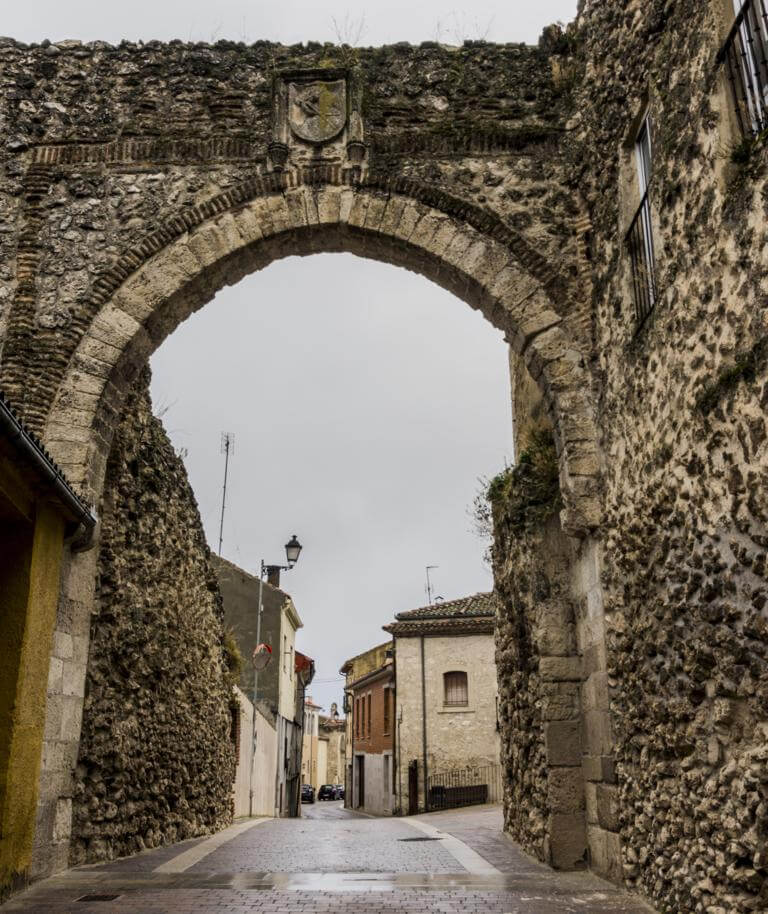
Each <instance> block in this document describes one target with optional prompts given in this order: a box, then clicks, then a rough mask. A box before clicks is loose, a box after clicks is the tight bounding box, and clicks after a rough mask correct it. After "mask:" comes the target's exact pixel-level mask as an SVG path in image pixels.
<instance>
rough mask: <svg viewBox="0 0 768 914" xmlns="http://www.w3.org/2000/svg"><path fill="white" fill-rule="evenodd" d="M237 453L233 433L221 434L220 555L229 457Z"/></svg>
mask: <svg viewBox="0 0 768 914" xmlns="http://www.w3.org/2000/svg"><path fill="white" fill-rule="evenodd" d="M234 451H235V436H234V435H233V434H232V432H222V433H221V452H222V454H224V488H223V489H222V492H221V521H220V522H219V555H221V543H222V541H223V539H224V509H225V507H226V504H227V474H228V472H229V455H230V453H234Z"/></svg>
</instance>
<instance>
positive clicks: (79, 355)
mask: <svg viewBox="0 0 768 914" xmlns="http://www.w3.org/2000/svg"><path fill="white" fill-rule="evenodd" d="M312 177H313V178H314V179H315V180H316V177H317V176H314V175H313V176H312ZM280 183H282V184H283V185H284V186H282V187H277V188H276V187H269V186H268V185H267V186H266V187H265V186H264V182H259V183H258V185H256V186H253V185H251V186H247V187H245V188H242V189H240V192H239V193H237V194H228V195H225V197H224V198H217V199H215V200H213V201H210V202H209V203H208V204H207V205H204V206H202V207H201V208H200V209H201V212H200V214H199V217H198V218H195V217H196V216H198V214H194V215H193V216H190V214H189V213H185V214H184V218H182V217H181V216H180V217H179V218H178V220H170V221H169V223H167V224H165V225H163V226H161V227H160V228H159V229H157V230H156V231H155V232H154V233H152V234H151V235H149V236H148V237H147V238H146V239H145V240H144V241H143V242H142V243H141V244H140V245H139V246H138V250H139V251H140V252H141V253H142V254H143V255H144V257H143V260H141V261H140V260H139V257H137V255H136V254H135V253H134V252H131V253H130V254H128V255H126V256H125V257H124V258H123V261H122V262H119V263H118V264H116V265H115V266H114V267H113V268H112V269H111V270H110V271H109V272H108V273H107V274H106V275H105V276H104V277H103V278H102V280H101V281H100V283H99V287H98V295H97V296H94V298H96V300H97V301H98V299H102V300H103V303H102V304H101V306H100V307H97V308H94V309H93V310H94V313H93V316H92V318H91V321H90V324H89V325H88V326H87V328H86V329H85V332H84V333H83V335H82V337H81V339H80V341H79V343H78V346H77V349H76V350H75V352H74V355H73V356H72V358H71V360H70V361H69V363H68V365H67V368H66V371H65V373H64V374H63V377H62V379H61V382H60V384H59V386H58V390H57V392H56V395H55V397H54V399H53V402H52V404H51V406H50V409H49V411H48V415H47V419H46V422H45V431H44V435H43V438H44V441H45V443H46V445H47V447H48V448H49V449H50V451H51V453H52V455H53V456H54V458H55V459H56V460H57V461H58V463H59V464H60V465H61V467H62V468H63V469H64V470H65V471H66V472H67V474H68V476H69V478H70V479H72V480H73V482H74V483H75V484H77V485H79V486H81V487H82V489H83V491H85V492H86V493H87V494H88V495H89V497H91V498H93V499H98V497H99V495H100V489H101V477H102V474H103V467H104V460H105V459H106V455H107V453H108V450H109V443H110V439H111V429H112V427H113V425H114V421H115V416H116V415H118V414H119V409H120V401H121V398H122V396H123V394H124V390H125V386H126V385H127V384H129V383H130V380H131V379H132V378H133V376H134V375H135V372H136V371H137V370H138V369H139V368H140V367H141V366H142V365H143V364H144V362H145V361H146V359H147V358H148V357H149V355H150V354H151V353H152V352H153V351H154V349H155V348H157V346H159V345H160V343H161V342H162V341H163V340H164V339H165V338H166V337H167V336H168V335H169V334H170V333H171V332H172V331H173V329H175V327H176V326H177V325H178V324H179V323H181V321H183V320H184V319H185V318H186V317H187V316H189V314H191V313H193V312H194V311H195V310H197V309H198V308H200V307H201V306H202V305H203V304H205V303H206V302H208V301H209V300H210V299H211V298H212V297H213V295H214V294H215V292H216V291H217V290H218V289H219V288H221V286H223V285H225V284H228V285H230V284H232V283H233V282H236V281H238V280H239V279H240V278H241V277H242V276H244V275H247V274H249V273H251V272H253V271H254V270H258V269H260V268H262V267H263V266H266V265H267V264H268V263H270V262H272V261H273V260H275V259H279V258H280V257H284V256H288V255H290V254H311V253H316V252H320V251H348V252H351V253H354V254H358V255H360V256H363V257H369V258H372V259H376V260H382V261H386V262H388V263H392V264H394V265H397V266H402V267H406V268H408V269H411V270H414V271H416V272H419V273H422V274H424V275H425V276H426V277H427V278H429V279H432V280H433V281H434V282H436V283H438V284H439V285H441V286H443V287H445V288H446V289H448V290H449V291H452V292H454V293H455V294H456V295H457V296H458V297H459V298H461V299H462V300H464V301H466V302H467V303H468V304H470V305H471V306H472V307H474V308H477V309H479V310H481V311H482V312H483V314H484V315H485V316H486V318H487V319H488V320H489V321H490V322H491V323H492V324H493V325H494V326H496V327H497V328H499V329H500V330H502V331H503V332H504V333H505V335H506V338H507V340H508V341H509V343H510V344H511V345H512V347H513V348H514V349H515V351H516V352H517V353H519V354H520V355H521V356H522V357H523V359H524V360H525V363H526V365H527V367H528V369H529V371H530V373H531V375H532V376H533V377H534V378H535V379H536V381H537V382H538V384H539V385H540V387H541V389H542V391H543V395H544V399H545V403H546V407H547V410H548V411H549V413H550V415H551V417H552V421H553V424H554V426H555V429H556V436H557V442H558V450H559V455H560V466H561V487H562V491H563V496H564V501H565V525H566V528H567V529H569V530H570V532H573V533H577V534H584V533H586V532H588V531H589V530H591V529H594V528H595V527H596V526H597V524H598V521H599V500H598V497H597V482H598V476H599V468H598V461H597V448H596V436H595V426H594V418H593V413H592V408H591V404H590V400H589V383H588V378H587V373H586V369H585V367H584V361H583V356H582V354H581V353H580V352H579V350H578V348H577V346H576V344H575V343H574V342H572V341H570V340H569V339H568V337H567V336H566V334H565V333H564V332H563V319H562V318H561V317H560V315H559V314H558V313H557V311H556V310H555V307H554V305H553V302H552V298H551V296H550V294H549V292H548V287H550V288H554V289H557V287H558V277H557V276H556V275H553V274H551V273H548V271H547V267H546V264H545V263H544V262H542V258H541V257H540V256H539V255H538V254H536V252H534V251H533V250H531V249H530V248H529V247H528V245H527V244H526V243H525V242H524V241H523V240H522V239H520V238H519V237H516V236H515V234H514V233H513V232H510V231H509V230H507V232H506V233H505V234H506V235H507V236H508V237H506V238H503V239H502V240H499V239H498V237H497V236H498V235H499V234H501V233H500V232H499V231H498V227H497V226H496V225H491V226H490V229H491V231H482V230H481V229H480V228H479V227H476V226H475V225H474V224H473V222H474V221H475V220H473V219H471V218H466V219H464V220H461V219H459V218H457V217H456V215H455V214H454V213H453V212H452V211H451V209H452V208H451V207H450V206H447V207H445V208H444V209H441V208H438V206H436V205H433V204H432V203H431V202H430V201H429V194H423V195H420V194H418V190H419V188H418V187H416V188H414V187H407V186H406V187H402V188H401V187H398V186H397V185H394V186H393V187H388V186H381V185H377V184H376V183H373V182H370V183H363V184H333V183H326V184H317V183H314V182H313V183H312V184H300V185H298V186H294V187H291V186H289V183H288V182H287V181H283V182H280ZM414 190H415V191H416V193H414ZM244 196H245V197H247V196H249V197H250V198H249V199H248V198H246V199H245V200H244V201H242V202H241V201H240V200H239V199H238V198H239V197H244ZM420 196H422V199H420ZM441 196H442V197H443V198H444V199H443V200H442V201H441V202H443V203H445V202H446V199H445V198H446V195H444V194H443V195H441ZM423 197H426V200H425V199H423ZM447 202H449V203H451V202H453V203H456V204H459V206H461V203H460V201H451V200H450V198H448V199H447ZM225 207H226V208H225ZM464 209H465V210H466V206H465V207H464ZM190 222H192V224H191V225H190ZM505 242H506V243H505ZM137 261H138V262H137ZM129 266H133V267H134V268H133V270H131V271H130V274H129V275H126V274H128V270H129ZM124 276H125V279H124V280H123V277H124ZM121 280H123V281H121Z"/></svg>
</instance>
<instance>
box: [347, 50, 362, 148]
mask: <svg viewBox="0 0 768 914" xmlns="http://www.w3.org/2000/svg"><path fill="white" fill-rule="evenodd" d="M362 109H363V83H362V79H361V73H360V70H359V69H358V68H354V69H352V70H350V71H349V75H348V77H347V158H348V159H349V161H350V164H351V165H356V166H361V165H362V164H363V162H364V161H365V156H366V153H367V146H366V145H365V140H364V137H363V113H362Z"/></svg>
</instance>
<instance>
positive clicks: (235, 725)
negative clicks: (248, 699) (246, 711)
mask: <svg viewBox="0 0 768 914" xmlns="http://www.w3.org/2000/svg"><path fill="white" fill-rule="evenodd" d="M241 714H242V711H241V709H240V708H239V707H237V708H230V709H229V738H230V740H231V742H232V745H233V746H234V749H235V755H239V753H240V727H241Z"/></svg>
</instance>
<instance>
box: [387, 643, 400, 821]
mask: <svg viewBox="0 0 768 914" xmlns="http://www.w3.org/2000/svg"><path fill="white" fill-rule="evenodd" d="M392 682H393V683H394V687H393V689H392V713H393V714H394V715H395V720H396V721H397V727H394V726H393V727H392V734H393V736H392V740H393V745H392V749H393V752H392V764H393V765H395V764H396V765H397V806H398V808H399V807H400V802H401V801H400V797H401V796H402V793H401V792H400V788H401V786H402V778H401V775H400V720H399V718H398V716H397V638H393V639H392ZM392 723H393V724H394V723H395V721H394V720H393V721H392ZM389 789H390V790H391V789H392V785H391V784H390V785H389Z"/></svg>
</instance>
